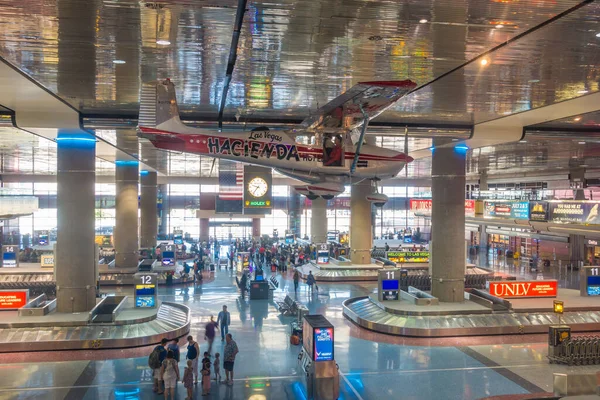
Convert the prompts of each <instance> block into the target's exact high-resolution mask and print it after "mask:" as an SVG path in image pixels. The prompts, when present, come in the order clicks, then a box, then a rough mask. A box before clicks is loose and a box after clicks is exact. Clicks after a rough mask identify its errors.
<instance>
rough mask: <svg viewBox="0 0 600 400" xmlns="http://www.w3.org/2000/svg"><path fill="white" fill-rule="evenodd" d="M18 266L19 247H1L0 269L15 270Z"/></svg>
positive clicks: (10, 245) (11, 245)
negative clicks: (0, 261) (0, 262)
mask: <svg viewBox="0 0 600 400" xmlns="http://www.w3.org/2000/svg"><path fill="white" fill-rule="evenodd" d="M18 266H19V246H16V245H13V244H9V245H4V246H2V267H3V268H16V267H18Z"/></svg>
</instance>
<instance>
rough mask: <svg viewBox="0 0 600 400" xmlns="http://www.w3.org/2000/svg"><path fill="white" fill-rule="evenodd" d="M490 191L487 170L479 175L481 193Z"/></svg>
mask: <svg viewBox="0 0 600 400" xmlns="http://www.w3.org/2000/svg"><path fill="white" fill-rule="evenodd" d="M485 190H489V186H488V174H487V170H485V169H484V170H483V171H481V173H480V174H479V191H480V192H481V191H485Z"/></svg>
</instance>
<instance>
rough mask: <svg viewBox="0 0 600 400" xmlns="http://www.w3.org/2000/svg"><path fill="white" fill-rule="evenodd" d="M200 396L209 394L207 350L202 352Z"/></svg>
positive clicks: (208, 358)
mask: <svg viewBox="0 0 600 400" xmlns="http://www.w3.org/2000/svg"><path fill="white" fill-rule="evenodd" d="M201 372H202V396H208V395H209V394H210V354H208V351H205V352H204V358H203V359H202V371H201Z"/></svg>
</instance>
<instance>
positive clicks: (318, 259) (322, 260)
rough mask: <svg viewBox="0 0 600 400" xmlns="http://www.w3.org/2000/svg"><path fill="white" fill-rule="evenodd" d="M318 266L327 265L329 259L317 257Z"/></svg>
mask: <svg viewBox="0 0 600 400" xmlns="http://www.w3.org/2000/svg"><path fill="white" fill-rule="evenodd" d="M317 263H318V264H327V263H329V257H317Z"/></svg>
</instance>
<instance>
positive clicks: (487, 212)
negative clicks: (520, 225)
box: [483, 200, 529, 220]
mask: <svg viewBox="0 0 600 400" xmlns="http://www.w3.org/2000/svg"><path fill="white" fill-rule="evenodd" d="M483 216H484V218H504V219H524V220H528V219H529V202H528V201H510V200H508V201H499V200H495V201H485V202H484V206H483Z"/></svg>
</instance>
